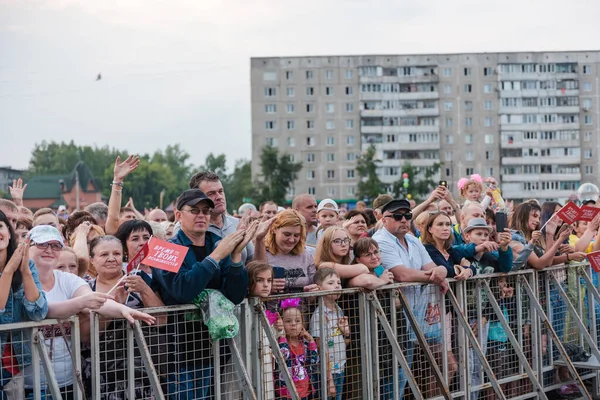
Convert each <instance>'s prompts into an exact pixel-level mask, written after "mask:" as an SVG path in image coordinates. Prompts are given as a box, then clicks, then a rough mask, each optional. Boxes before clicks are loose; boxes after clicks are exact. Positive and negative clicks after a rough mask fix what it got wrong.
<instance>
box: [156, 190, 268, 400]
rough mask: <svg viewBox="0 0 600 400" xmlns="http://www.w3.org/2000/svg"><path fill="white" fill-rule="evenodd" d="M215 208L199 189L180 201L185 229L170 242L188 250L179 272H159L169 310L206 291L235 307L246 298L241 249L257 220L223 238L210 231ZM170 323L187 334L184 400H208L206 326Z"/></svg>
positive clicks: (183, 338)
mask: <svg viewBox="0 0 600 400" xmlns="http://www.w3.org/2000/svg"><path fill="white" fill-rule="evenodd" d="M213 207H214V203H213V201H212V200H211V199H210V198H208V197H207V196H206V195H205V194H204V192H202V191H201V190H200V189H189V190H186V191H184V192H183V193H182V194H181V195H180V196H179V198H178V201H177V209H176V211H175V215H176V217H177V219H178V220H179V221H180V223H181V229H180V230H179V232H178V233H177V235H176V236H174V237H173V238H171V239H170V242H172V243H175V244H178V245H181V246H186V247H188V248H189V250H188V252H187V254H186V256H185V259H184V262H183V265H182V266H181V268H180V269H179V271H178V272H177V273H174V272H169V271H166V270H162V269H155V270H154V274H155V277H156V280H157V281H158V283H159V284H160V294H161V298H162V300H163V302H164V303H165V305H175V304H189V303H192V301H193V300H194V299H196V298H197V296H198V295H199V294H200V293H201V292H202V291H203V290H204V289H217V290H220V291H221V292H223V294H224V295H225V296H226V297H227V298H228V299H229V300H231V301H232V302H233V303H235V304H239V303H241V302H242V300H243V299H244V297H245V295H246V292H247V290H248V272H247V271H246V269H245V268H244V264H243V263H242V250H243V249H244V247H246V245H247V244H248V242H250V240H251V239H252V237H253V236H254V234H255V233H256V229H257V228H258V221H255V222H253V223H252V224H251V225H250V226H249V227H248V228H247V229H246V230H238V231H235V232H233V233H231V234H230V235H228V236H227V237H225V238H223V239H221V237H220V236H218V235H216V234H214V233H212V232H208V226H209V221H210V215H211V211H212V209H213ZM171 318H172V321H169V323H170V324H171V325H173V324H176V323H179V324H178V326H180V329H179V332H187V334H186V333H182V334H181V335H180V336H178V337H177V338H176V339H177V342H178V343H179V349H178V350H179V355H180V361H181V364H180V365H179V366H178V367H179V368H180V371H178V372H179V373H180V374H181V376H180V379H179V381H180V384H181V386H182V387H180V388H179V389H181V390H182V391H183V392H184V395H183V397H181V398H185V399H193V398H206V397H207V395H208V389H209V387H210V376H212V372H213V371H212V365H211V363H210V360H211V355H210V349H211V344H210V341H209V334H208V332H207V331H206V327H205V326H204V324H203V323H202V321H200V320H194V319H193V318H191V320H190V319H187V318H185V314H175V316H173V317H171ZM200 376H201V377H202V378H198V377H200ZM186 380H187V382H185V381H186ZM207 382H208V384H207ZM190 386H192V387H195V388H194V389H191V388H190ZM198 396H199V397H198Z"/></svg>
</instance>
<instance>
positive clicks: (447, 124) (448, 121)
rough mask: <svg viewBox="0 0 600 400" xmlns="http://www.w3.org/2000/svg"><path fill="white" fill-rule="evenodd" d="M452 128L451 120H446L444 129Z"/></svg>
mask: <svg viewBox="0 0 600 400" xmlns="http://www.w3.org/2000/svg"><path fill="white" fill-rule="evenodd" d="M451 127H452V118H446V128H451Z"/></svg>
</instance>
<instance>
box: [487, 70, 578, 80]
mask: <svg viewBox="0 0 600 400" xmlns="http://www.w3.org/2000/svg"><path fill="white" fill-rule="evenodd" d="M578 78H579V75H578V74H577V73H576V72H569V73H556V72H541V73H540V72H517V73H512V74H510V73H506V74H500V75H499V78H498V80H499V81H553V80H571V79H578Z"/></svg>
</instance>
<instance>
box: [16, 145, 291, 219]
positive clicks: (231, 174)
mask: <svg viewBox="0 0 600 400" xmlns="http://www.w3.org/2000/svg"><path fill="white" fill-rule="evenodd" d="M117 155H120V156H121V158H122V159H123V158H125V157H127V156H128V155H129V154H128V152H127V151H126V150H123V149H117V148H114V147H108V146H104V147H98V146H80V145H77V144H75V142H74V141H71V142H69V143H65V142H61V143H57V142H46V141H43V142H42V143H39V144H36V145H35V147H34V149H33V151H32V153H31V159H30V161H29V168H28V170H27V171H26V173H25V178H26V179H27V177H32V176H37V175H48V174H65V175H66V174H68V173H70V172H71V171H72V170H73V168H74V166H75V164H77V162H78V161H80V160H82V161H83V162H84V163H85V165H86V166H87V167H88V168H89V169H90V171H91V172H92V175H93V176H94V177H95V179H96V180H97V182H98V184H99V186H100V188H101V190H102V194H103V195H105V196H109V195H110V183H111V181H112V178H113V166H114V162H115V159H116V158H117ZM139 156H140V160H141V161H140V165H139V167H138V168H137V170H136V171H135V172H134V173H132V174H131V175H130V176H129V177H128V178H127V182H126V184H125V186H124V188H123V195H124V197H125V198H127V197H132V198H133V199H134V200H135V204H136V205H139V206H140V207H149V208H150V207H155V206H158V205H159V202H160V196H161V192H163V191H164V200H165V204H164V206H165V207H166V205H167V204H169V203H170V202H171V201H173V200H174V199H175V198H176V197H177V196H178V195H179V194H180V193H181V192H182V191H183V190H185V189H187V188H188V184H189V180H190V177H191V176H192V175H193V174H195V173H196V172H198V171H213V172H215V173H217V174H218V175H219V177H220V178H221V181H222V183H223V186H224V187H225V192H226V194H227V199H228V203H229V205H230V207H238V206H240V205H241V204H242V203H244V202H246V201H252V202H253V203H256V204H258V203H260V202H262V201H266V200H271V199H272V200H275V201H276V202H278V203H280V204H281V203H283V202H284V201H285V195H286V192H287V190H288V188H289V187H291V186H292V185H293V183H294V181H295V180H296V179H297V177H298V172H299V171H300V170H301V169H302V164H301V163H293V162H291V161H290V159H289V157H288V156H287V155H285V154H278V151H277V149H275V148H272V147H265V148H264V149H263V151H262V154H261V162H260V168H261V173H260V174H259V179H253V175H252V170H251V164H250V161H248V160H237V161H236V162H235V166H234V168H233V171H229V170H228V168H227V158H226V156H225V154H219V155H215V154H213V153H210V154H209V155H208V156H207V157H206V159H205V163H204V164H203V165H200V166H195V165H193V164H192V163H191V162H190V154H189V153H188V152H187V151H186V150H185V149H183V148H182V147H181V146H180V145H179V144H175V145H169V146H167V147H166V148H165V149H164V150H157V151H155V152H154V153H153V154H142V155H139Z"/></svg>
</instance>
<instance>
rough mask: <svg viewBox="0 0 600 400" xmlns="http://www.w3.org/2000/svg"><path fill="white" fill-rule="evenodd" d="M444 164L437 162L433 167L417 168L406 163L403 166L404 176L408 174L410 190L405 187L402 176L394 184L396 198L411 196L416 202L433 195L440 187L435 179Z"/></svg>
mask: <svg viewBox="0 0 600 400" xmlns="http://www.w3.org/2000/svg"><path fill="white" fill-rule="evenodd" d="M441 166H442V164H441V163H439V162H437V163H435V164H433V165H432V166H431V167H425V168H421V167H415V166H413V165H412V164H411V163H410V162H408V161H407V162H405V163H404V165H403V166H402V175H404V174H408V188H404V187H403V183H404V179H403V178H402V175H401V177H400V179H398V180H397V181H396V182H394V196H395V197H400V195H404V196H406V195H407V194H410V195H411V196H412V198H414V199H415V200H421V199H422V198H423V197H426V196H428V195H429V193H431V191H432V190H433V189H434V188H436V187H437V186H438V183H439V182H436V181H435V180H434V179H433V177H434V176H436V175H437V174H438V173H439V172H440V168H441Z"/></svg>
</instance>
